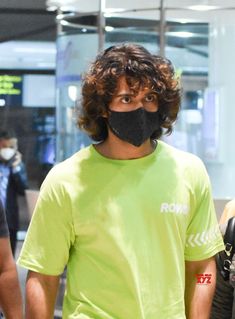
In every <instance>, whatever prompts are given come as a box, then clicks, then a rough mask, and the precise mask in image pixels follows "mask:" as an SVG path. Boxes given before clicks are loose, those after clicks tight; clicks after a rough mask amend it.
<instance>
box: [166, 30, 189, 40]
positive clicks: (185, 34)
mask: <svg viewBox="0 0 235 319" xmlns="http://www.w3.org/2000/svg"><path fill="white" fill-rule="evenodd" d="M166 35H167V36H173V37H179V38H191V37H193V36H194V33H192V32H187V31H182V32H180V31H179V32H167V33H166Z"/></svg>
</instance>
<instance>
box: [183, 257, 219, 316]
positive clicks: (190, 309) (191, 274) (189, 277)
mask: <svg viewBox="0 0 235 319" xmlns="http://www.w3.org/2000/svg"><path fill="white" fill-rule="evenodd" d="M200 274H202V275H203V276H202V279H201V283H199V282H197V281H198V279H197V278H199V277H198V276H197V275H200ZM205 274H208V275H211V280H207V279H206V280H205V276H204V275H205ZM203 280H205V282H204V283H203ZM208 281H209V282H210V283H209V282H208ZM215 283H216V265H215V260H214V257H212V258H209V259H206V260H202V261H186V262H185V307H186V318H187V319H198V318H200V319H208V318H209V317H210V311H211V303H212V298H213V295H214V290H215Z"/></svg>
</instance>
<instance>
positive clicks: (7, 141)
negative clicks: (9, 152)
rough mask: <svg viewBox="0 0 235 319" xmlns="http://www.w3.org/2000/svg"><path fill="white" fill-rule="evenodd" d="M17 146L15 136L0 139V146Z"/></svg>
mask: <svg viewBox="0 0 235 319" xmlns="http://www.w3.org/2000/svg"><path fill="white" fill-rule="evenodd" d="M16 146H17V139H16V138H9V139H5V138H3V139H0V147H1V148H2V147H16Z"/></svg>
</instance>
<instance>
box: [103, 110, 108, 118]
mask: <svg viewBox="0 0 235 319" xmlns="http://www.w3.org/2000/svg"><path fill="white" fill-rule="evenodd" d="M102 117H104V118H105V119H107V118H108V117H109V112H108V111H103V112H102Z"/></svg>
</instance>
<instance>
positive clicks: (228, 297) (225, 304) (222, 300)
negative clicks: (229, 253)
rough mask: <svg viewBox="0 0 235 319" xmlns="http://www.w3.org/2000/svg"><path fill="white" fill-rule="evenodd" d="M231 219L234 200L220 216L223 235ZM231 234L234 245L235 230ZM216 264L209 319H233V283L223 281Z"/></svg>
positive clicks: (234, 259)
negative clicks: (215, 277) (215, 279)
mask: <svg viewBox="0 0 235 319" xmlns="http://www.w3.org/2000/svg"><path fill="white" fill-rule="evenodd" d="M233 217H235V199H233V200H231V201H229V202H228V203H227V204H226V205H225V208H224V210H223V213H222V215H221V218H220V221H219V224H220V228H221V232H222V234H223V235H224V234H225V232H226V231H227V226H228V221H229V220H230V218H233ZM231 231H232V229H231ZM233 232H234V236H233V237H234V239H233V242H234V244H235V229H233ZM218 262H219V259H217V281H216V289H215V295H214V298H213V302H212V308H211V317H210V319H235V301H234V287H235V285H234V281H233V282H231V281H230V279H229V280H224V278H223V277H222V276H221V273H220V271H219V270H220V266H219V265H218ZM232 266H235V257H234V256H233V259H232ZM233 268H234V267H233Z"/></svg>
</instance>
